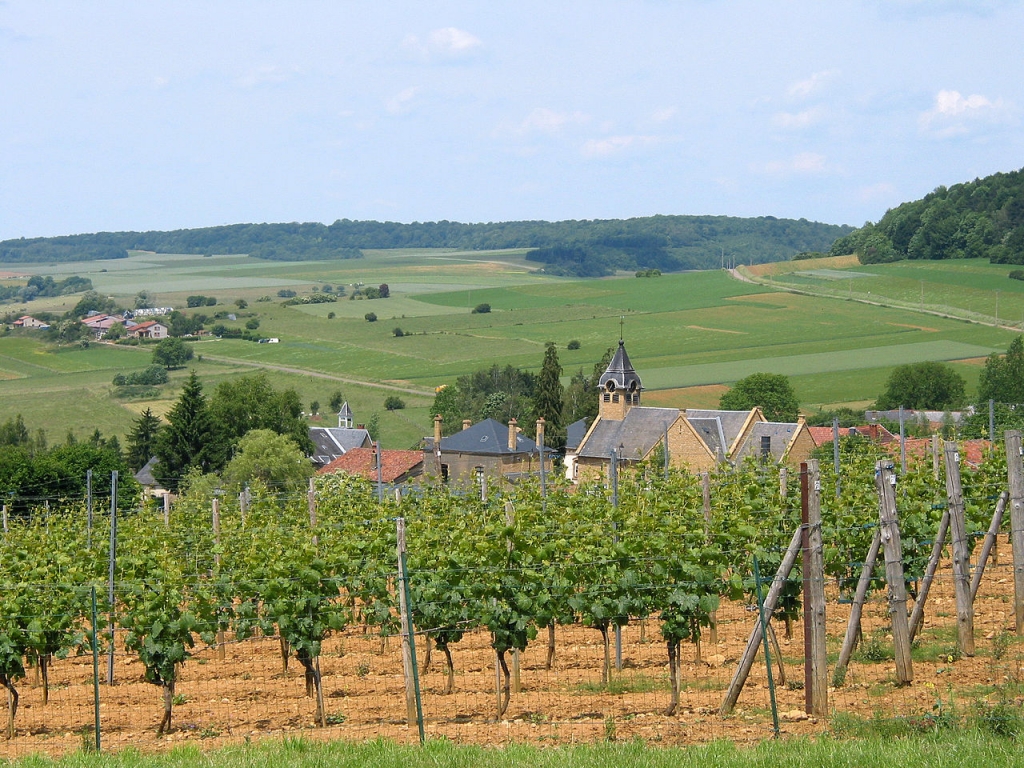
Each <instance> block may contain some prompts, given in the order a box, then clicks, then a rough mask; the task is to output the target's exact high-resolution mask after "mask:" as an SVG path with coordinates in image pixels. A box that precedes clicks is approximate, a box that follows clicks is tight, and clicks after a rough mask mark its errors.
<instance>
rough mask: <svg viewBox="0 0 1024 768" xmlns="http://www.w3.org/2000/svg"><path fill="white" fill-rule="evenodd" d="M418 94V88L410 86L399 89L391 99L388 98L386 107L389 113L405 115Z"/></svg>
mask: <svg viewBox="0 0 1024 768" xmlns="http://www.w3.org/2000/svg"><path fill="white" fill-rule="evenodd" d="M415 96H416V88H414V87H409V88H405V89H404V90H402V91H399V92H398V93H396V94H395V95H394V96H392V97H391V98H390V99H388V101H387V104H385V108H386V109H387V111H388V114H391V115H403V114H405V113H406V112H408V111H409V110H410V109H411V102H412V100H413V98H414V97H415Z"/></svg>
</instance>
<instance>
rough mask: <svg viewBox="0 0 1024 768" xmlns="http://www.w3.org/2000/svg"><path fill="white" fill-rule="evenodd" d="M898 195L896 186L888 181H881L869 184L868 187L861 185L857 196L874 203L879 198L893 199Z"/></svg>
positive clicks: (862, 200) (863, 201) (863, 200)
mask: <svg viewBox="0 0 1024 768" xmlns="http://www.w3.org/2000/svg"><path fill="white" fill-rule="evenodd" d="M895 195H896V187H894V186H893V185H892V184H889V183H888V182H884V181H882V182H879V183H878V184H869V185H868V186H866V187H861V188H860V189H858V190H857V198H858V199H859V200H860V201H861V202H862V203H873V202H875V201H878V200H882V201H884V200H892V198H893V197H894V196H895Z"/></svg>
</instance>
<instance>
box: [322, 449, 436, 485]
mask: <svg viewBox="0 0 1024 768" xmlns="http://www.w3.org/2000/svg"><path fill="white" fill-rule="evenodd" d="M380 464H381V475H382V476H383V477H382V479H383V481H384V482H385V483H393V482H395V481H396V480H399V479H400V478H402V477H404V476H405V475H407V474H409V473H410V472H412V471H413V470H414V469H416V468H417V467H419V466H421V465H422V464H423V452H422V451H381V454H380ZM334 472H348V473H349V474H350V475H359V476H360V477H365V478H366V479H367V480H374V481H376V479H377V460H376V458H375V457H374V455H373V449H372V448H352V449H351V450H349V451H347V452H346V453H345V454H344V455H343V456H339V457H338V458H336V459H335V460H334V461H332V462H331V463H330V464H328V465H327V466H325V467H322V468H321V469H319V470H318V471H317V474H318V475H325V474H331V473H334Z"/></svg>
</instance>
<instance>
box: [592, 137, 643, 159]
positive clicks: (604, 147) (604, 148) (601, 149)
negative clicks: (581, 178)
mask: <svg viewBox="0 0 1024 768" xmlns="http://www.w3.org/2000/svg"><path fill="white" fill-rule="evenodd" d="M656 141H657V139H656V138H655V137H654V136H635V135H634V136H607V137H605V138H603V139H590V140H588V141H586V142H584V144H583V146H582V147H581V148H580V152H581V153H582V154H583V156H584V157H607V156H608V155H614V154H618V153H619V152H623V151H625V150H627V149H630V148H632V147H637V146H647V145H650V144H653V143H654V142H656Z"/></svg>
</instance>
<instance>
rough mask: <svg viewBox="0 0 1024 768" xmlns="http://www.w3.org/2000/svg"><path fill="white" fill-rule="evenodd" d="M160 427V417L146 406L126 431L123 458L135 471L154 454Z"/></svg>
mask: <svg viewBox="0 0 1024 768" xmlns="http://www.w3.org/2000/svg"><path fill="white" fill-rule="evenodd" d="M160 427H161V422H160V419H159V418H158V417H157V416H155V415H154V414H153V411H152V409H150V408H146V410H145V411H143V412H142V413H141V414H140V415H139V418H138V419H136V420H135V422H134V423H133V424H132V429H131V432H129V433H128V445H127V447H126V451H125V460H126V461H127V463H128V466H129V467H131V468H132V469H134V470H135V471H136V472H138V471H139V470H140V469H142V468H143V467H144V466H145V465H146V462H148V461H149V460H150V459H151V458H153V457H154V456H155V455H156V446H157V441H158V439H159V436H160Z"/></svg>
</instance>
